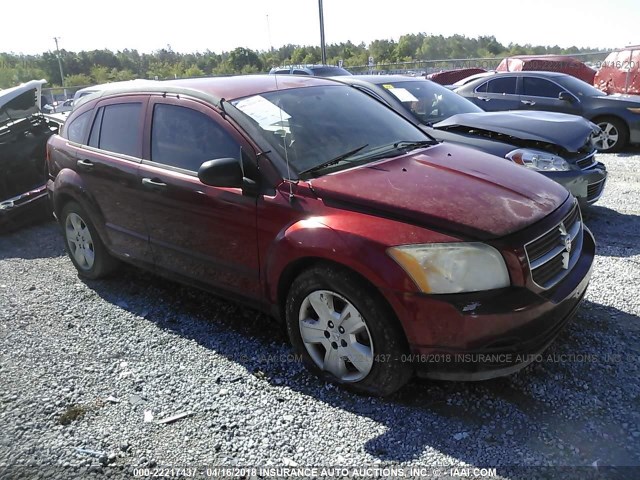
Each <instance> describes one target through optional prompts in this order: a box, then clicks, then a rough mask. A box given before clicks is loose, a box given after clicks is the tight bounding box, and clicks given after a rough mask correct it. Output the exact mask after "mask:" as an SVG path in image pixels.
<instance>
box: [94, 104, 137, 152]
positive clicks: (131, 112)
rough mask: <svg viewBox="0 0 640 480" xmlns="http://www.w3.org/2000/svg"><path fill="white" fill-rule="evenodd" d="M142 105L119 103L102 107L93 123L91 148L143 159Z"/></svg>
mask: <svg viewBox="0 0 640 480" xmlns="http://www.w3.org/2000/svg"><path fill="white" fill-rule="evenodd" d="M141 112H142V103H137V102H136V103H133V102H132V103H117V104H112V105H105V106H104V107H100V109H99V110H98V114H97V115H96V118H95V120H94V122H93V127H92V129H91V135H90V136H89V146H92V147H96V148H100V149H102V150H108V151H109V152H115V153H122V154H124V155H130V156H132V157H141V156H142V155H141V148H140V147H141V145H140V133H141V130H142V124H141V122H140V114H141Z"/></svg>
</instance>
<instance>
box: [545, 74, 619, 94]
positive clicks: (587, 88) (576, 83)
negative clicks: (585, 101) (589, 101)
mask: <svg viewBox="0 0 640 480" xmlns="http://www.w3.org/2000/svg"><path fill="white" fill-rule="evenodd" d="M554 80H556V81H557V82H558V83H560V84H561V85H562V86H563V87H565V88H566V89H567V90H569V92H571V93H573V94H574V95H577V96H578V97H604V96H606V95H607V94H606V93H604V92H602V91H600V90H598V89H597V88H596V87H593V86H591V85H589V84H588V83H587V82H583V81H582V80H579V79H577V78H575V77H572V76H571V75H563V76H562V77H561V78H554Z"/></svg>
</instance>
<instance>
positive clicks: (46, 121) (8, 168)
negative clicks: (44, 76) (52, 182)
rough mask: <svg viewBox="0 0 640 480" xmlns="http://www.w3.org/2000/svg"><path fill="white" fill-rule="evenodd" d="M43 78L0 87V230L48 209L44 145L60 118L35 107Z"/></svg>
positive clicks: (42, 216) (7, 229)
mask: <svg viewBox="0 0 640 480" xmlns="http://www.w3.org/2000/svg"><path fill="white" fill-rule="evenodd" d="M44 83H46V81H45V80H31V81H30V82H26V83H24V84H22V85H19V86H17V87H13V88H8V89H5V90H0V232H4V231H9V230H13V229H15V228H18V227H19V226H21V225H23V224H25V223H30V222H32V221H34V220H36V219H41V218H44V217H46V216H47V214H48V212H49V208H48V200H47V189H46V180H47V174H46V163H45V156H46V145H47V140H48V139H49V137H51V135H53V134H54V133H57V132H58V130H59V129H60V126H61V124H62V120H57V119H55V118H53V117H51V116H47V115H43V114H41V113H40V111H39V109H38V105H39V101H38V97H39V96H40V92H41V88H42V85H43V84H44Z"/></svg>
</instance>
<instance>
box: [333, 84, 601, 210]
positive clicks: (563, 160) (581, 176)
mask: <svg viewBox="0 0 640 480" xmlns="http://www.w3.org/2000/svg"><path fill="white" fill-rule="evenodd" d="M336 80H339V81H340V82H343V83H346V84H348V85H352V86H354V87H356V88H358V89H360V90H362V91H365V92H366V93H369V94H370V95H371V96H373V97H375V98H378V99H379V100H381V101H382V102H384V103H386V104H387V105H389V106H390V107H391V108H393V109H394V110H396V111H397V112H398V113H400V114H401V115H403V116H404V117H405V118H407V119H408V120H410V121H412V122H417V123H418V124H420V125H421V127H422V128H423V129H424V130H425V131H426V132H427V133H428V134H429V135H431V136H432V137H434V138H436V139H438V140H441V141H444V142H451V143H457V144H460V145H466V146H469V147H473V148H477V149H479V150H482V151H484V152H487V153H491V154H492V155H497V156H498V157H501V158H504V159H507V160H510V161H512V162H514V163H517V164H519V165H522V166H524V167H527V168H529V169H531V170H534V171H537V172H540V173H542V174H543V175H545V176H547V177H549V178H551V179H552V180H555V181H556V182H558V183H560V184H561V185H562V186H564V187H565V188H566V189H567V190H569V191H570V192H571V193H572V194H573V195H574V196H575V197H576V198H577V199H578V201H579V202H580V203H581V204H582V205H583V206H585V205H588V204H592V203H595V202H596V201H597V200H598V199H599V198H600V197H601V195H602V193H603V191H604V185H605V182H606V179H607V170H606V168H605V166H604V164H603V163H601V162H598V160H597V159H596V155H595V154H596V149H595V147H594V138H596V137H597V136H598V135H599V134H600V129H599V128H598V127H597V126H596V125H594V124H593V123H591V122H589V121H588V120H585V119H584V118H582V117H578V116H576V115H566V114H561V113H549V112H517V111H516V112H491V113H489V112H485V111H484V110H482V109H481V108H480V107H478V106H476V105H474V104H473V103H472V102H470V101H468V100H467V99H465V98H463V97H461V96H460V95H457V94H455V93H453V92H451V91H450V90H448V89H446V88H444V87H442V86H440V85H437V84H436V83H434V82H432V81H429V80H426V79H422V78H411V77H405V76H401V75H354V76H351V77H341V78H339V79H336Z"/></svg>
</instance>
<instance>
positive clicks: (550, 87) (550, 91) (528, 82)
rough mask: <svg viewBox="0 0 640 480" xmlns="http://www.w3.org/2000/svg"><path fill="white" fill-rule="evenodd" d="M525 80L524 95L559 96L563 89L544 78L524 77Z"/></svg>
mask: <svg viewBox="0 0 640 480" xmlns="http://www.w3.org/2000/svg"><path fill="white" fill-rule="evenodd" d="M523 81H524V82H523V87H524V89H523V92H524V95H531V96H533V97H548V98H558V95H560V92H562V91H563V89H562V88H560V87H559V86H558V85H556V84H555V83H553V82H550V81H549V80H545V79H544V78H536V77H524V78H523Z"/></svg>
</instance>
